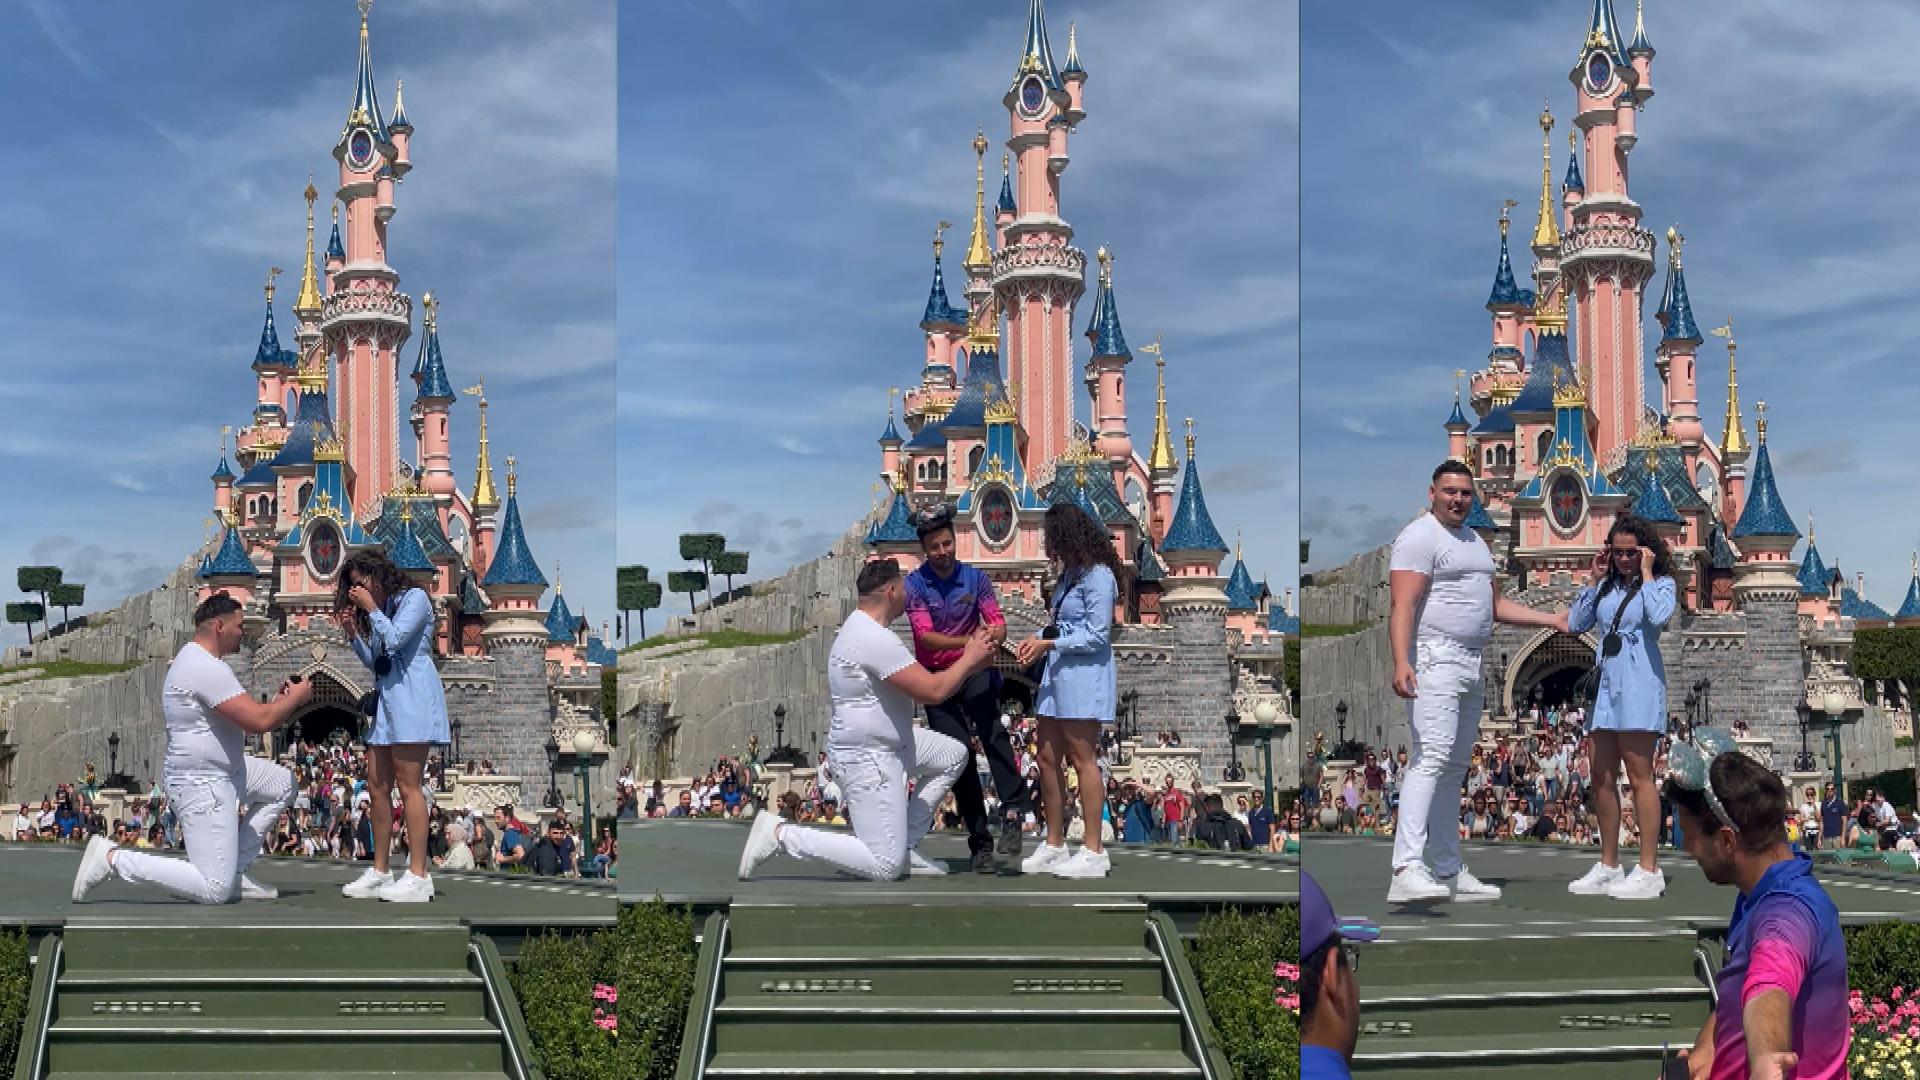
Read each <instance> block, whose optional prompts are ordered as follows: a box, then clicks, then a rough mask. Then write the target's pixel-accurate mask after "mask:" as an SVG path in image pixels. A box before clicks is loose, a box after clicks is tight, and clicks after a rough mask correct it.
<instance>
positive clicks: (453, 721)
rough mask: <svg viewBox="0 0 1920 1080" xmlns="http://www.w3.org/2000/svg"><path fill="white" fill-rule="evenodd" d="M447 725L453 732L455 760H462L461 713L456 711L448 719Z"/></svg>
mask: <svg viewBox="0 0 1920 1080" xmlns="http://www.w3.org/2000/svg"><path fill="white" fill-rule="evenodd" d="M447 727H448V728H449V729H450V730H452V732H453V760H454V761H459V760H460V714H459V713H454V714H453V715H452V716H451V717H449V718H448V719H447Z"/></svg>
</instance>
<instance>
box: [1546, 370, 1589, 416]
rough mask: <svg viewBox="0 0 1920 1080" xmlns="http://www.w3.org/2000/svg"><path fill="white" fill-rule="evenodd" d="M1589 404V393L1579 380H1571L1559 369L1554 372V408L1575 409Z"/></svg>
mask: <svg viewBox="0 0 1920 1080" xmlns="http://www.w3.org/2000/svg"><path fill="white" fill-rule="evenodd" d="M1586 403H1587V392H1586V390H1585V389H1584V388H1583V387H1582V386H1581V385H1580V380H1579V379H1570V378H1567V377H1566V375H1565V374H1564V373H1563V372H1562V371H1561V370H1560V369H1559V368H1555V369H1554V371H1553V407H1554V408H1556V409H1573V408H1578V407H1580V406H1583V405H1585V404H1586Z"/></svg>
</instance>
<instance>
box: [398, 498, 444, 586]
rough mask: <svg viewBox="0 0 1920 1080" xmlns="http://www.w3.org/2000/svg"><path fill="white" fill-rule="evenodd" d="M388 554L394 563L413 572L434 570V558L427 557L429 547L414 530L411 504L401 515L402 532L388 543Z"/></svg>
mask: <svg viewBox="0 0 1920 1080" xmlns="http://www.w3.org/2000/svg"><path fill="white" fill-rule="evenodd" d="M387 554H388V555H389V556H390V557H391V558H392V559H393V565H395V566H397V567H399V568H400V569H402V570H406V571H409V572H412V573H429V572H431V571H432V570H433V560H432V559H429V558H427V549H426V548H424V547H421V546H420V537H419V536H418V535H416V534H415V533H414V531H413V510H412V506H411V505H410V504H409V505H408V507H407V509H406V511H405V512H404V513H403V514H402V515H401V521H400V534H399V535H398V536H396V537H394V539H393V543H391V544H389V545H387Z"/></svg>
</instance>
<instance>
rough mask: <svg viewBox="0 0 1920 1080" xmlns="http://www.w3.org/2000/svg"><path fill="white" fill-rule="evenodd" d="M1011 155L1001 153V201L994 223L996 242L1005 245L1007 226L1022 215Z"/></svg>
mask: <svg viewBox="0 0 1920 1080" xmlns="http://www.w3.org/2000/svg"><path fill="white" fill-rule="evenodd" d="M1012 160H1013V159H1012V158H1011V157H1010V156H1009V155H1006V154H1001V155H1000V201H999V202H998V203H997V204H996V205H995V206H994V211H993V223H994V228H995V229H996V230H997V231H996V233H995V235H994V240H995V243H996V244H997V245H998V246H1001V247H1004V246H1006V243H1007V226H1008V225H1009V224H1012V222H1013V219H1014V218H1016V217H1018V216H1020V204H1019V203H1016V202H1014V200H1013V166H1012Z"/></svg>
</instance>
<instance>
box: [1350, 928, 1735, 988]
mask: <svg viewBox="0 0 1920 1080" xmlns="http://www.w3.org/2000/svg"><path fill="white" fill-rule="evenodd" d="M1696 940H1697V938H1696V937H1695V935H1694V934H1693V932H1692V931H1690V930H1677V931H1674V932H1671V933H1621V934H1561V935H1544V934H1543V935H1536V936H1528V937H1505V938H1489V939H1483V940H1476V941H1448V940H1436V939H1433V938H1405V939H1402V940H1399V941H1389V940H1388V939H1386V938H1384V937H1383V938H1382V939H1381V940H1380V941H1378V942H1374V943H1370V944H1369V945H1368V946H1367V951H1366V955H1365V962H1366V972H1367V974H1366V976H1365V982H1366V986H1367V989H1368V991H1369V992H1371V993H1374V994H1376V995H1383V994H1386V993H1388V992H1390V991H1391V992H1394V993H1397V992H1398V991H1397V988H1398V987H1401V986H1436V985H1446V984H1448V983H1452V984H1455V985H1463V984H1475V983H1479V982H1481V981H1483V980H1484V979H1485V978H1486V974H1487V972H1489V971H1506V972H1517V973H1523V974H1525V973H1533V972H1539V973H1543V974H1544V973H1549V972H1562V971H1589V970H1594V969H1596V968H1598V969H1601V970H1604V971H1605V972H1606V973H1607V975H1608V976H1609V977H1638V976H1649V977H1654V978H1663V979H1669V980H1673V981H1674V983H1675V985H1678V984H1679V983H1683V982H1688V981H1692V979H1693V976H1692V970H1693V947H1694V943H1695V941H1696Z"/></svg>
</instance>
